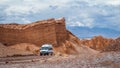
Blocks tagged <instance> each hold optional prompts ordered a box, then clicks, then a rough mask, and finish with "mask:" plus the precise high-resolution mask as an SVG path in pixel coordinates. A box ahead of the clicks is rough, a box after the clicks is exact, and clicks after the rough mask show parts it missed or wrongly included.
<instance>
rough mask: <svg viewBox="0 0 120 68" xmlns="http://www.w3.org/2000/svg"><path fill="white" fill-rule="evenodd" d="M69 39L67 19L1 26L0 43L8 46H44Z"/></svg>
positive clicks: (57, 43) (57, 44)
mask: <svg viewBox="0 0 120 68" xmlns="http://www.w3.org/2000/svg"><path fill="white" fill-rule="evenodd" d="M66 39H67V32H66V27H65V19H64V18H61V19H48V20H42V21H37V22H34V23H31V24H1V25H0V42H1V43H3V44H5V45H6V46H10V45H14V44H19V43H32V44H35V45H37V46H41V45H42V44H46V43H48V44H53V45H54V46H59V43H61V42H64V41H65V40H66Z"/></svg>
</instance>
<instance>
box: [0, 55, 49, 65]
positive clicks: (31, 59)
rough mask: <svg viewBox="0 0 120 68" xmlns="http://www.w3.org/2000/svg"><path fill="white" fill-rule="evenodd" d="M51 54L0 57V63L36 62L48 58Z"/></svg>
mask: <svg viewBox="0 0 120 68" xmlns="http://www.w3.org/2000/svg"><path fill="white" fill-rule="evenodd" d="M50 57H51V56H22V57H6V58H0V65H1V64H13V63H26V62H27V63H28V62H37V61H42V60H44V61H45V60H46V59H48V58H50Z"/></svg>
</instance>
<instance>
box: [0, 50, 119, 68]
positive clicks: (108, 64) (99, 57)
mask: <svg viewBox="0 0 120 68" xmlns="http://www.w3.org/2000/svg"><path fill="white" fill-rule="evenodd" d="M0 68H120V52H104V53H99V54H96V55H91V56H86V55H70V56H53V57H50V58H46V59H44V60H42V59H41V58H40V60H39V61H37V62H29V63H14V64H9V63H8V64H2V65H0Z"/></svg>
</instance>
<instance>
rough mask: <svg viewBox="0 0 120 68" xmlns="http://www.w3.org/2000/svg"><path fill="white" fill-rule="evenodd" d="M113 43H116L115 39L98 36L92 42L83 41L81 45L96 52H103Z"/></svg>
mask: <svg viewBox="0 0 120 68" xmlns="http://www.w3.org/2000/svg"><path fill="white" fill-rule="evenodd" d="M112 42H114V40H113V39H107V38H104V37H102V36H96V37H94V38H92V39H90V40H81V44H83V45H86V46H88V47H90V48H92V49H95V50H103V49H104V48H106V47H107V46H108V45H110V44H111V43H112Z"/></svg>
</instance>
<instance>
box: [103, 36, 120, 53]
mask: <svg viewBox="0 0 120 68" xmlns="http://www.w3.org/2000/svg"><path fill="white" fill-rule="evenodd" d="M103 51H104V52H109V51H120V37H119V38H117V39H115V40H114V42H112V43H111V44H109V45H108V46H107V47H106V48H105V49H104V50H103Z"/></svg>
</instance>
